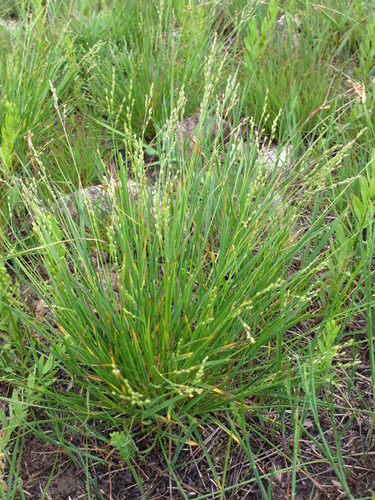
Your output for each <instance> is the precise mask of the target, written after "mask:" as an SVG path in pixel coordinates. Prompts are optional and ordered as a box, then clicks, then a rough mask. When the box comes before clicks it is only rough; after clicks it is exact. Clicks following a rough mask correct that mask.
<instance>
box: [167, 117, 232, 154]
mask: <svg viewBox="0 0 375 500" xmlns="http://www.w3.org/2000/svg"><path fill="white" fill-rule="evenodd" d="M200 120H201V117H200V115H199V114H196V115H193V116H190V117H189V118H185V120H183V121H182V122H180V123H178V124H177V125H175V127H174V132H175V134H176V141H177V149H178V151H179V153H180V154H182V153H183V152H184V153H185V154H186V153H187V156H189V157H190V156H191V155H192V154H193V152H194V150H195V151H196V153H197V154H200V155H201V156H203V157H204V156H205V155H204V153H203V151H202V147H203V138H204V137H207V136H208V135H209V137H210V143H211V144H213V143H214V141H215V139H216V138H217V137H218V138H219V140H220V141H221V140H222V141H223V142H224V144H226V143H227V142H228V140H229V137H230V134H231V133H232V127H231V126H230V125H229V123H228V122H227V121H225V120H223V121H222V123H221V126H220V124H219V122H218V120H217V119H215V118H212V117H210V116H209V117H207V119H206V120H205V123H204V124H202V125H201V128H200ZM198 132H200V135H198Z"/></svg>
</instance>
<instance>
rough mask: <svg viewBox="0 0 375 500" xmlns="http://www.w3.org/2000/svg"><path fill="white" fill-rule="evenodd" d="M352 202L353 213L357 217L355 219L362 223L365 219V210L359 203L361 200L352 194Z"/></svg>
mask: <svg viewBox="0 0 375 500" xmlns="http://www.w3.org/2000/svg"><path fill="white" fill-rule="evenodd" d="M352 200H353V208H354V212H355V214H356V216H357V219H359V220H360V221H362V220H363V219H364V218H365V215H366V209H365V207H364V206H363V203H362V202H361V200H360V199H359V198H358V197H357V196H356V195H355V194H353V198H352Z"/></svg>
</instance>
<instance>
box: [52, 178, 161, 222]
mask: <svg viewBox="0 0 375 500" xmlns="http://www.w3.org/2000/svg"><path fill="white" fill-rule="evenodd" d="M117 186H118V181H113V184H112V185H111V186H110V188H105V187H104V186H102V185H101V184H99V185H97V186H89V187H88V188H86V189H81V190H78V191H75V192H74V193H71V194H69V195H67V196H65V197H64V198H61V199H60V200H58V201H57V202H56V204H55V207H56V206H57V207H58V208H60V209H64V207H65V206H66V208H67V209H68V211H69V213H70V215H71V216H72V218H73V220H74V221H75V222H77V221H78V210H77V205H78V203H79V198H80V196H82V200H83V202H84V204H85V205H86V206H87V207H88V208H91V209H92V210H93V211H94V213H95V214H96V215H98V216H99V217H105V216H106V215H107V214H108V212H109V207H110V203H109V198H110V195H109V189H113V190H115V189H116V188H117ZM127 188H128V192H129V195H130V196H131V197H132V198H133V200H134V202H135V206H136V207H138V186H137V184H136V183H135V182H134V181H131V180H129V181H128V183H127ZM150 192H151V195H152V199H153V206H155V194H156V191H155V188H154V187H153V186H150Z"/></svg>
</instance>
